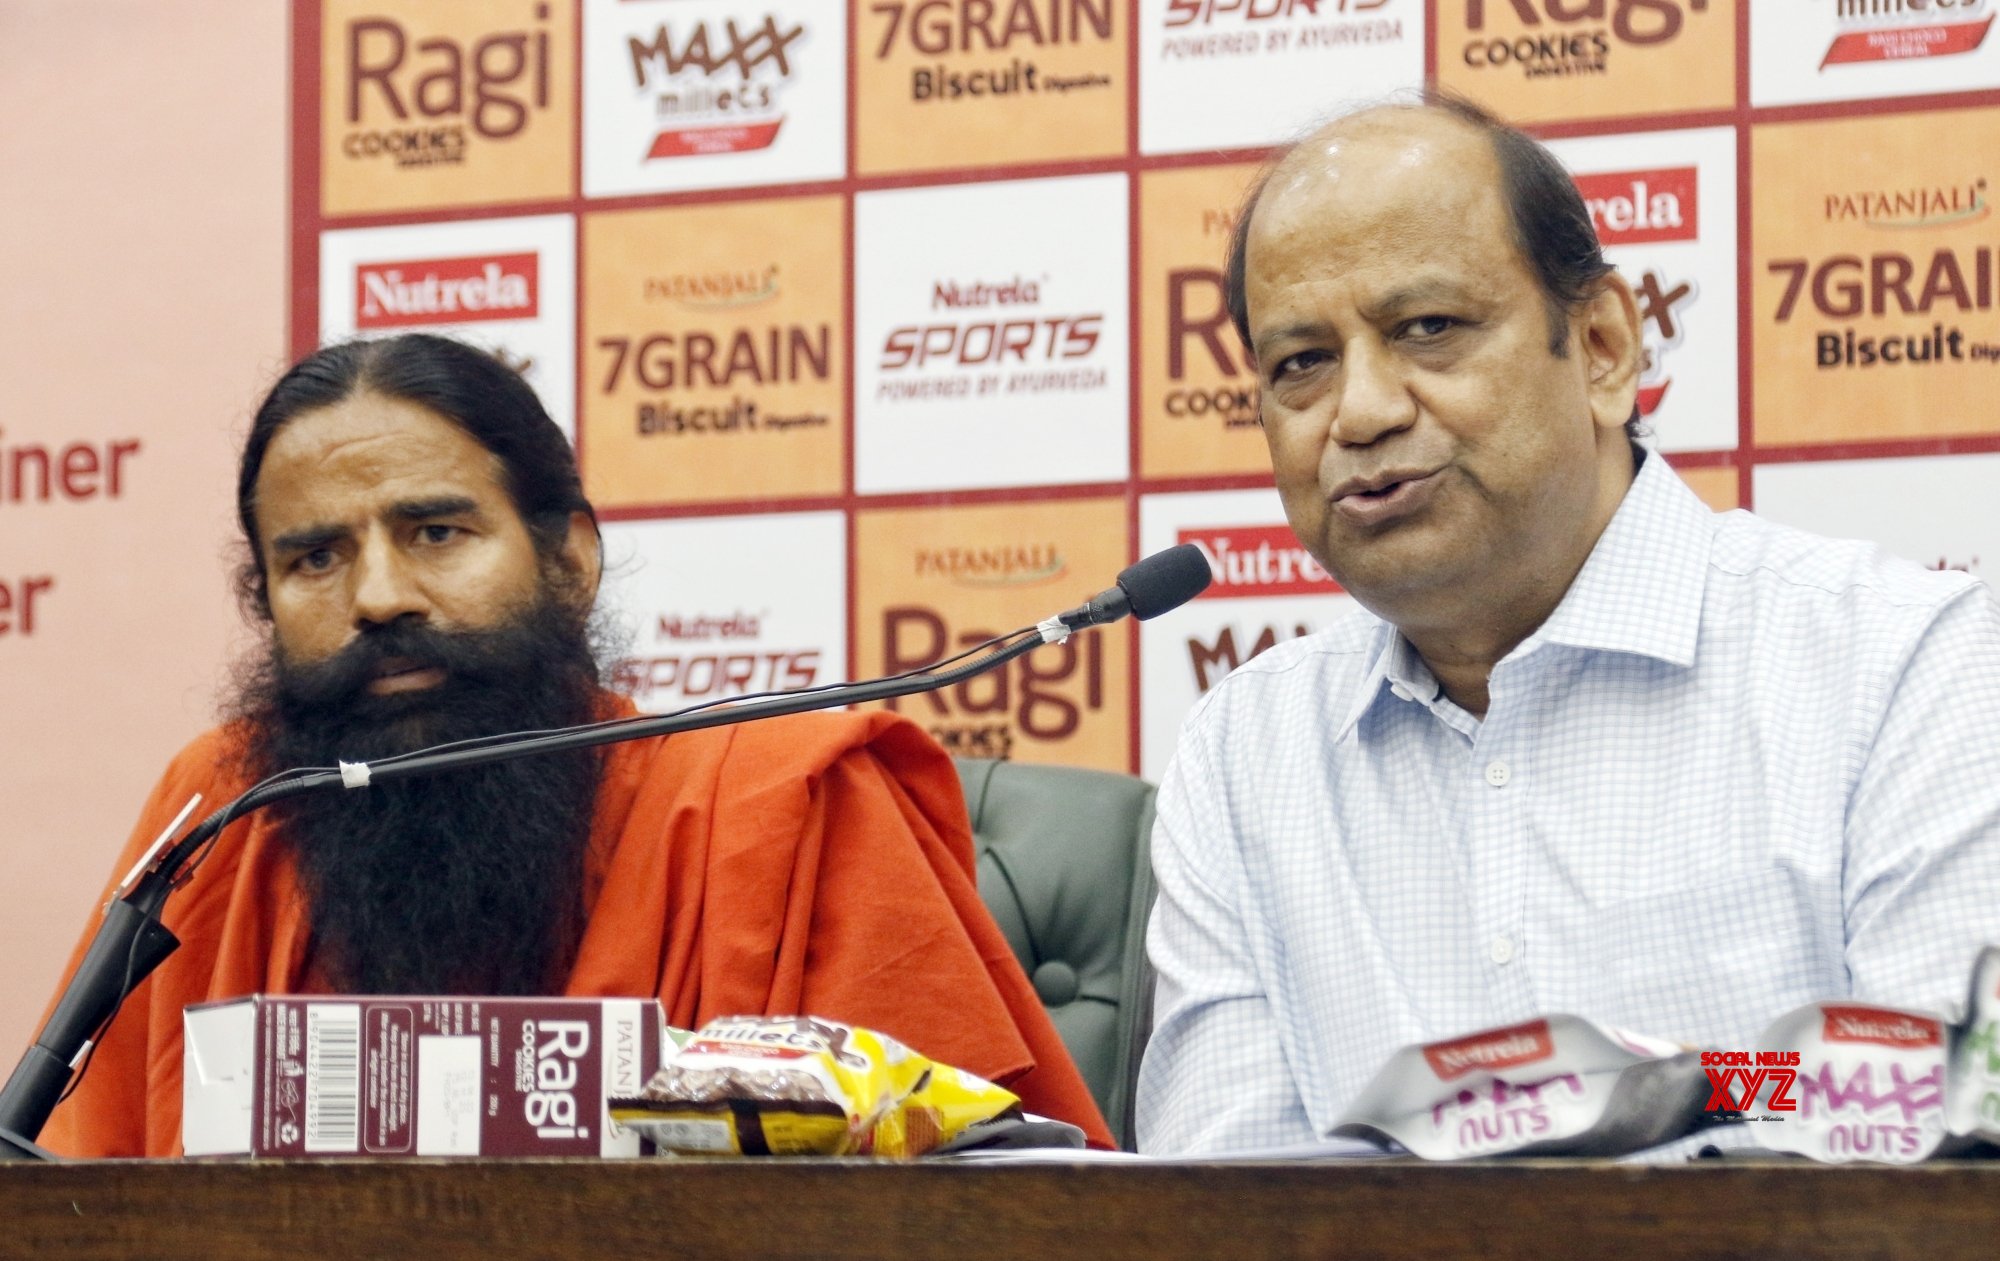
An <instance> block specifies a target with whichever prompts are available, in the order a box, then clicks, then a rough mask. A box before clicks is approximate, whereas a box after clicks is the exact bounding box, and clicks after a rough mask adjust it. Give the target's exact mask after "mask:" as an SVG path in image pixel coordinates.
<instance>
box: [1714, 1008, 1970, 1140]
mask: <svg viewBox="0 0 2000 1261" xmlns="http://www.w3.org/2000/svg"><path fill="white" fill-rule="evenodd" d="M1757 1046H1758V1049H1759V1050H1761V1051H1764V1052H1766V1053H1770V1052H1778V1053H1784V1052H1797V1053H1798V1067H1797V1069H1796V1076H1797V1080H1796V1085H1795V1087H1794V1088H1793V1089H1791V1090H1790V1091H1786V1090H1784V1089H1783V1088H1782V1086H1781V1085H1780V1083H1778V1082H1776V1081H1767V1082H1765V1083H1763V1085H1762V1086H1761V1087H1760V1088H1759V1090H1758V1092H1757V1096H1756V1104H1755V1106H1753V1107H1749V1108H1745V1109H1744V1115H1745V1116H1746V1118H1748V1119H1751V1120H1754V1121H1759V1122H1765V1124H1760V1125H1759V1126H1758V1127H1757V1137H1758V1141H1759V1143H1760V1144H1761V1145H1762V1146H1764V1147H1767V1148H1769V1149H1771V1150H1772V1151H1780V1152H1795V1153H1797V1154H1798V1155H1801V1156H1810V1157H1812V1158H1813V1159H1814V1160H1822V1161H1828V1162H1831V1163H1834V1164H1844V1163H1846V1162H1848V1161H1855V1160H1870V1161H1882V1162H1886V1163H1888V1164H1897V1165H1906V1164H1915V1163H1916V1162H1917V1161H1920V1160H1922V1159H1924V1158H1925V1157H1926V1156H1929V1155H1931V1154H1932V1153H1933V1152H1935V1151H1937V1149H1938V1147H1939V1145H1940V1144H1941V1143H1942V1142H1943V1140H1944V1137H1945V1115H1944V1077H1945V1056H1946V1050H1947V1048H1946V1045H1945V1023H1944V1021H1943V1020H1941V1019H1940V1018H1939V1017H1938V1016H1936V1015H1935V1014H1933V1013H1931V1012H1927V1011H1914V1010H1909V1009H1905V1008H1901V1007H1876V1006H1872V1005H1870V1004H1866V1003H1856V1002H1851V1001H1847V1000H1844V999H1833V1000H1829V1001H1826V1002H1818V1003H1807V1004H1806V1005H1805V1006H1803V1007H1799V1008H1795V1009H1793V1010H1792V1011H1789V1012H1787V1013H1785V1014H1784V1015H1783V1016H1780V1017H1779V1018H1778V1019H1777V1021H1776V1022H1775V1023H1773V1024H1772V1025H1771V1027H1770V1028H1768V1029H1766V1030H1764V1033H1763V1036H1762V1037H1760V1038H1759V1039H1758V1040H1757Z"/></svg>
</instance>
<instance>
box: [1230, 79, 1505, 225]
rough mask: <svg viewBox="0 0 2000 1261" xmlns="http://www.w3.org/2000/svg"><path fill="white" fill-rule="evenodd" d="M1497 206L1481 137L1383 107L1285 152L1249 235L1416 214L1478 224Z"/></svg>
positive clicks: (1409, 109)
mask: <svg viewBox="0 0 2000 1261" xmlns="http://www.w3.org/2000/svg"><path fill="white" fill-rule="evenodd" d="M1499 204H1500V190H1499V163H1498V161H1497V160H1496V159H1495V157H1494V155H1493V147H1492V145H1491V143H1490V142H1489V141H1488V140H1487V138H1486V136H1485V135H1484V134H1483V133H1481V132H1480V131H1478V130H1477V129H1475V128H1474V127H1472V126H1471V125H1469V124H1468V123H1466V122H1464V121H1463V120H1461V119H1458V118H1454V117H1452V116H1451V115H1449V114H1446V113H1444V112H1443V111H1441V110H1435V109H1425V108H1419V107H1413V106H1385V107H1380V108H1376V109H1371V110H1366V111H1363V112H1361V113H1359V114H1353V115H1349V116H1348V117H1345V118H1341V119H1338V120H1336V121H1334V122H1331V123H1328V124H1327V125H1326V126H1324V127H1322V128H1320V129H1319V130H1318V131H1317V132H1315V133H1313V134H1312V135H1311V136H1309V137H1307V138H1306V139H1305V140H1304V141H1302V142H1301V143H1300V144H1298V145H1297V146H1295V147H1294V148H1293V149H1292V150H1291V152H1289V153H1287V154H1286V155H1285V157H1284V158H1283V159H1282V160H1280V162H1279V163H1278V165H1277V167H1276V168H1274V169H1273V170H1272V172H1271V177H1270V179H1269V180H1268V181H1267V182H1266V184H1265V186H1264V191H1263V194H1262V196H1261V197H1259V199H1258V204H1257V209H1256V213H1255V217H1254V221H1253V222H1252V224H1251V235H1252V238H1253V239H1254V238H1256V237H1258V236H1269V235H1270V234H1272V233H1274V232H1286V231H1291V230H1296V229H1297V228H1299V227H1301V226H1308V225H1310V226H1313V227H1315V228H1317V229H1318V230H1322V231H1325V230H1335V231H1337V230H1339V228H1340V227H1342V226H1344V221H1347V220H1350V219H1352V218H1357V217H1359V218H1365V217H1367V216H1369V215H1371V214H1376V213H1399V214H1406V213H1408V212H1409V211H1410V209H1411V208H1413V207H1416V208H1425V209H1428V210H1429V211H1430V212H1431V213H1443V214H1458V215H1461V216H1466V217H1476V214H1477V210H1478V209H1479V208H1480V207H1481V206H1482V205H1486V206H1498V205H1499ZM1302 220H1303V221H1304V222H1302ZM1465 226H1466V227H1467V228H1468V229H1470V228H1472V227H1474V226H1475V225H1474V224H1473V223H1467V224H1466V225H1465Z"/></svg>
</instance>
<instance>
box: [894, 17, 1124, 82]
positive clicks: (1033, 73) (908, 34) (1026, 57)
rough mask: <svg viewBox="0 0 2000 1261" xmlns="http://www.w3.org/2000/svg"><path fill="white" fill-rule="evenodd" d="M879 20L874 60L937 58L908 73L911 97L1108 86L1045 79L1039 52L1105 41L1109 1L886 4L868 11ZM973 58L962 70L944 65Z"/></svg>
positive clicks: (1087, 77) (1081, 78)
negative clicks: (908, 55) (905, 55)
mask: <svg viewBox="0 0 2000 1261" xmlns="http://www.w3.org/2000/svg"><path fill="white" fill-rule="evenodd" d="M868 12H869V13H870V14H873V15H874V16H875V17H877V18H879V19H881V25H880V30H881V42H880V43H879V44H878V45H877V46H876V48H875V59H876V60H877V61H886V60H888V59H889V57H890V55H891V54H892V53H893V52H895V51H896V50H897V49H898V48H899V47H900V48H902V49H904V50H905V51H907V52H915V53H918V54H921V55H922V56H923V57H926V58H934V59H936V60H933V61H929V62H926V63H925V64H921V65H918V66H916V67H914V68H913V69H912V70H911V71H910V100H912V101H925V102H938V101H961V100H977V99H979V98H981V97H989V96H1011V95H1030V94H1034V93H1042V92H1052V93H1065V92H1075V91H1081V90H1087V89H1092V88H1109V87H1110V86H1111V78H1110V76H1109V75H1103V74H1082V75H1069V76H1054V75H1045V74H1043V73H1042V69H1041V67H1040V66H1039V65H1038V64H1037V62H1036V59H1035V55H1036V53H1037V52H1038V51H1039V50H1042V49H1046V48H1054V47H1061V46H1064V45H1077V44H1086V43H1109V42H1110V40H1111V37H1112V0H1011V3H1009V2H1008V0H917V3H908V2H907V0H886V2H878V3H873V4H870V5H869V6H868ZM953 56H961V57H974V58H977V60H976V61H975V62H972V63H970V64H965V65H964V66H963V67H962V68H954V65H953V64H952V63H951V62H949V61H947V60H944V59H945V58H948V57H953Z"/></svg>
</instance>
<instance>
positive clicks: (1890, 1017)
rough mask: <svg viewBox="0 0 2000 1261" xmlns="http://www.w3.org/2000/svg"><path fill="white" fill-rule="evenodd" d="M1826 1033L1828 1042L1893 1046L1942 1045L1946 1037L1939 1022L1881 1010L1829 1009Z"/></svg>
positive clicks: (1825, 1026) (1826, 1016)
mask: <svg viewBox="0 0 2000 1261" xmlns="http://www.w3.org/2000/svg"><path fill="white" fill-rule="evenodd" d="M1822 1033H1823V1034H1824V1036H1825V1038H1826V1040H1827V1041H1828V1042H1863V1043H1868V1044H1870V1045H1873V1046H1893V1047H1924V1046H1938V1045H1940V1044H1941V1043H1942V1041H1943V1037H1944V1035H1943V1030H1942V1028H1941V1027H1940V1026H1939V1024H1938V1022H1937V1021H1935V1020H1927V1019H1925V1018H1924V1017H1922V1016H1910V1015H1906V1014H1904V1013H1903V1012H1900V1011H1888V1010H1885V1009H1883V1008H1881V1007H1828V1008H1826V1009H1825V1024H1824V1025H1823V1027H1822Z"/></svg>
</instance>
